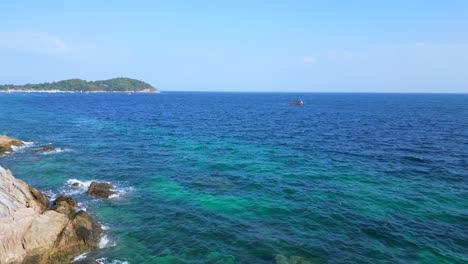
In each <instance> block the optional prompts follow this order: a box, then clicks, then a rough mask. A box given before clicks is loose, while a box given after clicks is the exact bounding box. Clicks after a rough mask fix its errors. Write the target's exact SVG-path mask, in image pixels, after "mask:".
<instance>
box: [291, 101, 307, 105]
mask: <svg viewBox="0 0 468 264" xmlns="http://www.w3.org/2000/svg"><path fill="white" fill-rule="evenodd" d="M289 104H291V105H297V106H303V105H304V101H302V100H297V101H291V102H289Z"/></svg>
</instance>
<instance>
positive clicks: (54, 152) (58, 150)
mask: <svg viewBox="0 0 468 264" xmlns="http://www.w3.org/2000/svg"><path fill="white" fill-rule="evenodd" d="M72 151H73V150H72V149H69V148H56V149H54V150H51V151H44V152H42V153H41V155H50V154H57V153H62V152H72Z"/></svg>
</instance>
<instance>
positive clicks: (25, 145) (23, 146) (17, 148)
mask: <svg viewBox="0 0 468 264" xmlns="http://www.w3.org/2000/svg"><path fill="white" fill-rule="evenodd" d="M35 144H36V143H35V142H28V141H23V144H21V145H18V146H11V149H12V150H13V151H14V152H22V151H23V150H24V149H26V148H30V147H33V146H34V145H35Z"/></svg>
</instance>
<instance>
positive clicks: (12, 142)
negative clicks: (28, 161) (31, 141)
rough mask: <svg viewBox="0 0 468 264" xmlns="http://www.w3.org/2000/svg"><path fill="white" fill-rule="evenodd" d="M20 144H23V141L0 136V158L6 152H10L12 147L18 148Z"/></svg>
mask: <svg viewBox="0 0 468 264" xmlns="http://www.w3.org/2000/svg"><path fill="white" fill-rule="evenodd" d="M21 144H23V141H21V140H19V139H16V138H11V137H7V136H2V135H0V156H2V155H3V154H5V152H7V151H12V148H11V147H12V146H19V145H21Z"/></svg>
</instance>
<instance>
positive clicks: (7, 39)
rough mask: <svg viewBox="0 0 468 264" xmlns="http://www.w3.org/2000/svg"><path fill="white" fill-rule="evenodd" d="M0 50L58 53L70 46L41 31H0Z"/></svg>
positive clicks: (64, 51) (63, 51)
mask: <svg viewBox="0 0 468 264" xmlns="http://www.w3.org/2000/svg"><path fill="white" fill-rule="evenodd" d="M0 50H15V51H18V52H26V53H35V54H48V55H60V54H64V53H67V52H68V51H69V50H70V48H69V46H68V45H67V43H66V42H65V41H63V40H61V39H60V38H58V37H54V36H50V35H48V34H47V33H42V32H0Z"/></svg>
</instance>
